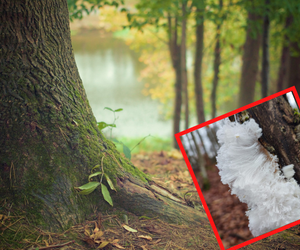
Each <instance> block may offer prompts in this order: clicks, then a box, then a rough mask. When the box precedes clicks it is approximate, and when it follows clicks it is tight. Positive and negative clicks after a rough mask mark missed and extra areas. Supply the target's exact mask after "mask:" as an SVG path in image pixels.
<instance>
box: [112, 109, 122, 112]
mask: <svg viewBox="0 0 300 250" xmlns="http://www.w3.org/2000/svg"><path fill="white" fill-rule="evenodd" d="M122 110H123V109H115V110H114V112H120V111H122Z"/></svg>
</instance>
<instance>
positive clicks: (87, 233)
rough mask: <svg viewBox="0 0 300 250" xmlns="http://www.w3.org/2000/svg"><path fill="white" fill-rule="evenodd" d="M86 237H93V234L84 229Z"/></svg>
mask: <svg viewBox="0 0 300 250" xmlns="http://www.w3.org/2000/svg"><path fill="white" fill-rule="evenodd" d="M84 235H86V236H89V237H90V236H91V234H90V230H88V229H87V228H85V229H84Z"/></svg>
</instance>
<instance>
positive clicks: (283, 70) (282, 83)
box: [277, 16, 292, 91]
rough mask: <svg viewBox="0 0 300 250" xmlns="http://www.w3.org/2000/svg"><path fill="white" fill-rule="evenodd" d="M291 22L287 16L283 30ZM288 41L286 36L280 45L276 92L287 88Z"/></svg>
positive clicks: (290, 18)
mask: <svg viewBox="0 0 300 250" xmlns="http://www.w3.org/2000/svg"><path fill="white" fill-rule="evenodd" d="M291 22H292V17H291V16H289V17H287V19H286V22H285V29H287V28H288V27H289V25H290V24H291ZM288 44H289V39H288V37H287V35H284V39H283V43H282V51H281V57H280V66H279V70H278V79H277V91H281V90H284V89H285V88H286V87H287V72H288V64H289V46H288Z"/></svg>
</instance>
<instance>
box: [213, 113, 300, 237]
mask: <svg viewBox="0 0 300 250" xmlns="http://www.w3.org/2000/svg"><path fill="white" fill-rule="evenodd" d="M261 135H262V129H261V128H260V127H259V126H258V124H257V123H256V122H255V121H254V119H250V120H249V121H246V122H244V123H243V124H240V123H237V122H230V121H229V119H228V118H227V119H225V123H224V125H223V126H222V127H221V128H220V129H219V130H218V132H217V137H218V140H219V143H220V145H221V147H220V149H219V151H218V155H217V167H218V168H219V174H220V176H221V181H222V182H223V183H224V184H228V185H229V187H230V189H231V194H235V195H237V196H238V198H239V199H240V201H241V202H244V203H247V204H248V209H249V210H248V211H247V212H246V215H247V216H248V218H249V228H250V231H251V232H252V234H253V235H254V236H258V235H261V234H264V233H267V232H269V231H271V230H274V229H276V228H279V227H282V226H284V225H286V224H289V223H292V222H294V221H296V220H299V219H300V187H299V185H298V184H297V182H296V181H295V180H294V179H293V178H292V176H293V175H294V173H295V172H294V169H293V165H288V166H286V167H284V168H283V169H282V171H283V173H284V175H283V174H282V173H281V171H280V169H279V165H278V163H277V162H278V158H277V156H274V155H272V154H270V153H269V152H268V151H267V150H266V149H265V148H264V147H263V146H262V145H261V144H260V143H259V141H258V138H260V137H261ZM285 177H286V178H287V179H286V178H285Z"/></svg>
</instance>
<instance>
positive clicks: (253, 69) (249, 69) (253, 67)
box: [238, 9, 261, 107]
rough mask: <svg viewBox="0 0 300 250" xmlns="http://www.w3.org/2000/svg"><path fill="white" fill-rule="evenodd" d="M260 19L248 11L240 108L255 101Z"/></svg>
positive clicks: (251, 10) (250, 10) (252, 11)
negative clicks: (257, 24) (258, 23)
mask: <svg viewBox="0 0 300 250" xmlns="http://www.w3.org/2000/svg"><path fill="white" fill-rule="evenodd" d="M260 19H261V17H260V16H259V15H258V14H256V13H255V12H254V10H253V9H249V10H248V20H247V35H246V41H245V44H244V52H243V59H242V60H243V65H242V72H241V82H240V92H239V104H238V105H239V107H242V106H245V105H247V104H249V103H251V102H253V101H254V93H255V84H256V81H257V73H258V61H259V48H260V39H261V33H260V31H259V30H258V29H257V26H255V23H256V22H257V21H258V20H260Z"/></svg>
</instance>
